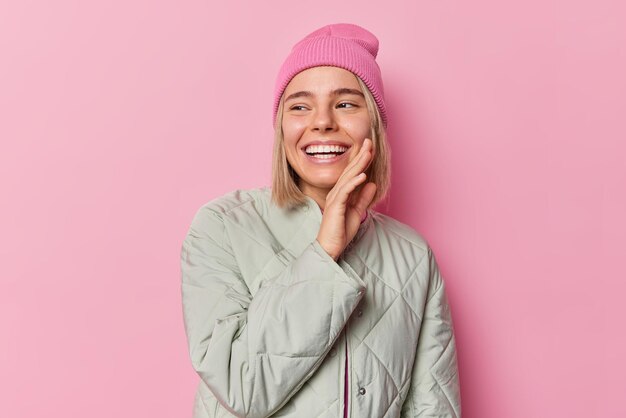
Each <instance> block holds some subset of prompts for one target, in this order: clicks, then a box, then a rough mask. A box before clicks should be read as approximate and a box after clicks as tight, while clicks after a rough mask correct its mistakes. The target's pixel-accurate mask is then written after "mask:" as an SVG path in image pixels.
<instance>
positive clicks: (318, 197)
mask: <svg viewBox="0 0 626 418" xmlns="http://www.w3.org/2000/svg"><path fill="white" fill-rule="evenodd" d="M299 187H300V190H302V193H304V194H305V195H307V196H309V197H310V198H311V199H313V200H315V202H316V203H317V205H318V206H319V207H320V209H321V210H322V212H323V211H324V205H325V204H326V196H328V192H330V190H331V189H325V188H321V187H315V186H311V185H310V184H302V185H300V186H299Z"/></svg>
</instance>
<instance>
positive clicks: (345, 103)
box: [337, 102, 358, 107]
mask: <svg viewBox="0 0 626 418" xmlns="http://www.w3.org/2000/svg"><path fill="white" fill-rule="evenodd" d="M341 105H350V106H352V107H358V106H357V105H355V104H354V103H348V102H343V103H339V104H338V105H337V106H341Z"/></svg>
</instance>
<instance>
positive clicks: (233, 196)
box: [192, 186, 269, 229]
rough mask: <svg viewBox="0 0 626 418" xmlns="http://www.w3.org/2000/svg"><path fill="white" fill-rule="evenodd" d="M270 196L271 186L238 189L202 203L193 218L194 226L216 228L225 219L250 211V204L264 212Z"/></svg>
mask: <svg viewBox="0 0 626 418" xmlns="http://www.w3.org/2000/svg"><path fill="white" fill-rule="evenodd" d="M268 196H269V188H268V187H267V186H264V187H256V188H248V189H236V190H232V191H230V192H227V193H225V194H222V195H220V196H217V197H214V198H213V199H211V200H209V201H207V202H206V203H204V204H202V205H201V206H200V208H198V209H197V210H196V213H195V215H194V217H193V220H192V227H196V228H198V229H207V228H216V227H217V225H218V224H222V223H223V222H224V220H225V219H229V218H232V219H236V218H237V217H238V216H240V215H241V213H242V212H244V213H248V212H249V210H248V209H249V208H250V206H254V207H255V209H256V210H257V211H259V212H262V210H263V207H264V206H265V205H266V202H267V198H268Z"/></svg>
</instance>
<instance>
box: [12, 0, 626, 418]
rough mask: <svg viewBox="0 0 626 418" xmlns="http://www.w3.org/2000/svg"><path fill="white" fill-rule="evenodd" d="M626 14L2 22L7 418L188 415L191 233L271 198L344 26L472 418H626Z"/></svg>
mask: <svg viewBox="0 0 626 418" xmlns="http://www.w3.org/2000/svg"><path fill="white" fill-rule="evenodd" d="M504 3H507V4H504ZM624 16H626V8H625V6H624V2H621V1H618V0H615V1H596V2H591V1H587V2H583V1H579V0H578V1H572V0H570V1H550V0H548V1H546V0H541V1H538V0H535V1H524V2H521V1H520V2H502V1H495V0H493V1H483V0H479V1H473V2H461V1H436V2H432V1H429V2H426V1H409V0H405V1H397V0H387V1H384V2H378V3H376V2H369V3H367V2H362V1H358V2H356V1H349V0H346V1H343V2H336V1H319V2H316V3H315V4H310V3H302V2H292V1H289V2H287V1H285V2H251V1H250V2H246V3H245V4H244V3H243V2H211V3H209V2H206V1H173V0H170V1H157V2H155V1H140V0H132V1H129V0H125V1H119V0H115V1H106V2H86V1H80V0H73V1H72V0H59V1H55V2H44V1H5V2H2V3H0V60H1V62H0V138H1V140H2V142H1V145H2V148H1V152H0V191H1V192H2V205H1V207H0V211H1V213H0V215H1V216H0V230H1V231H2V232H1V235H2V241H1V246H0V257H1V261H0V266H1V269H2V270H1V292H0V329H1V335H0V338H1V339H2V341H1V344H0V370H2V372H1V373H0V374H1V376H2V377H1V378H0V385H1V387H0V392H1V393H2V401H1V402H0V416H2V417H12V418H21V417H39V416H47V417H77V418H78V417H91V418H100V417H102V418H104V417H107V418H109V417H154V418H156V417H189V416H190V415H191V406H192V401H193V396H194V390H195V387H196V384H197V376H196V375H195V372H194V371H193V369H192V367H191V363H190V361H189V357H188V353H187V351H186V350H187V347H186V340H185V335H184V329H183V321H182V308H181V301H180V271H179V253H180V245H181V241H182V238H183V235H184V233H185V232H186V230H187V227H188V225H189V223H190V221H191V218H192V216H193V214H194V213H195V211H196V210H197V209H198V208H199V206H200V205H202V204H203V203H205V202H206V201H208V200H210V199H212V198H214V197H216V196H218V195H220V194H223V193H225V192H227V191H230V190H233V189H235V188H248V187H259V186H264V185H268V184H269V180H270V167H271V165H270V160H271V151H272V130H271V129H272V127H271V99H272V91H273V83H274V77H275V75H276V72H277V71H278V67H279V65H280V63H281V62H282V59H283V58H284V57H285V55H286V54H287V52H288V51H289V48H290V47H291V45H292V44H293V43H294V42H295V41H296V40H298V39H299V38H300V37H302V36H304V35H305V34H307V33H309V32H310V31H312V30H313V29H316V28H317V27H319V26H322V25H324V24H327V23H336V22H352V23H357V24H360V25H363V26H364V27H366V28H368V29H370V30H371V31H372V32H374V33H375V34H377V35H378V37H379V39H380V42H381V49H380V54H379V64H380V66H381V68H382V71H383V77H384V80H385V87H386V93H387V102H388V106H389V114H390V131H389V135H390V140H391V144H392V152H393V153H394V154H393V188H392V192H391V197H390V200H389V205H388V206H387V207H379V208H378V209H379V210H381V211H382V212H385V213H388V214H390V215H392V216H394V217H396V218H397V219H399V220H401V221H403V222H406V223H408V224H410V225H412V226H413V227H415V228H416V229H417V230H418V231H420V232H421V233H422V234H423V235H424V236H425V237H426V238H427V239H428V241H429V242H430V243H431V245H432V247H433V249H434V250H435V252H436V254H437V257H438V260H439V263H440V265H441V269H442V272H443V274H444V277H445V278H446V280H447V284H448V295H449V299H450V303H451V306H452V312H453V319H454V321H455V329H456V334H457V341H458V342H457V344H458V350H459V351H458V355H459V367H460V376H461V386H462V401H463V412H464V413H463V416H464V417H465V418H502V417H507V418H518V417H519V418H529V417H568V418H574V417H581V418H582V417H585V418H588V417H623V416H626V404H625V403H624V402H623V401H621V398H622V397H623V395H624V388H626V378H625V377H624V376H625V373H626V366H625V364H624V360H623V357H624V353H625V352H626V336H625V333H624V325H623V324H622V322H623V319H624V318H626V303H624V302H623V297H624V292H625V291H626V285H625V284H624V282H625V280H624V279H626V274H625V269H624V264H623V260H620V259H619V258H618V257H620V256H623V253H624V248H625V245H624V240H625V239H626V221H625V220H624V213H626V198H625V196H624V189H625V183H626V168H625V167H624V161H625V157H624V155H625V152H626V149H625V148H626V146H625V142H624V141H625V139H626V128H625V127H624V112H625V109H626V78H625V77H624V74H626V49H625V48H626V47H625V45H626V29H625V27H624Z"/></svg>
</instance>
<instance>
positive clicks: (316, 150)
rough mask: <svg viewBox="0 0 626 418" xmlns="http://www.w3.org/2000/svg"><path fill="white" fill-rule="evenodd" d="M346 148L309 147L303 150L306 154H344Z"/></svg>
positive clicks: (336, 146) (334, 146) (335, 146)
mask: <svg viewBox="0 0 626 418" xmlns="http://www.w3.org/2000/svg"><path fill="white" fill-rule="evenodd" d="M347 149H348V148H347V147H344V146H341V145H309V146H308V147H306V149H305V150H304V151H305V152H306V153H307V154H314V153H320V152H345V151H346V150H347Z"/></svg>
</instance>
